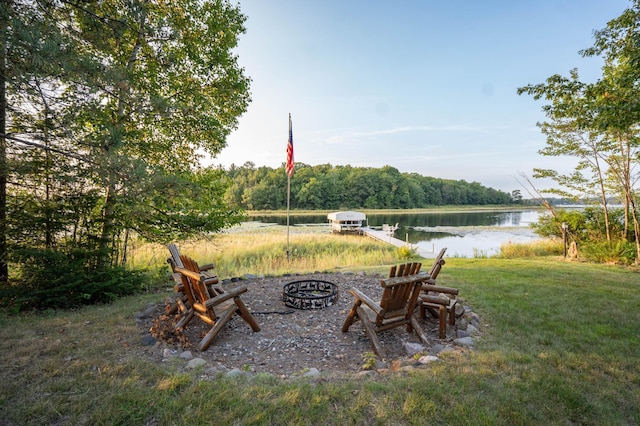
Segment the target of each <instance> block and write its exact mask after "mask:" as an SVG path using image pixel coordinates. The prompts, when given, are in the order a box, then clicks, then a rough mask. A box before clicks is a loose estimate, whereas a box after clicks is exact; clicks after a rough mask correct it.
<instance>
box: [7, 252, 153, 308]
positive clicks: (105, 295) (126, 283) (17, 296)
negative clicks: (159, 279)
mask: <svg viewBox="0 0 640 426" xmlns="http://www.w3.org/2000/svg"><path fill="white" fill-rule="evenodd" d="M14 256H15V261H16V262H17V263H18V264H19V265H20V270H19V271H18V274H19V278H17V279H15V280H12V281H11V284H7V285H4V287H3V288H2V296H1V297H0V301H1V304H2V305H3V306H10V307H11V308H12V309H13V310H14V311H20V310H28V309H68V308H73V307H77V306H81V305H90V304H96V303H108V302H111V301H113V300H115V299H116V298H118V297H121V296H125V295H129V294H133V293H135V292H138V291H140V290H141V289H142V287H143V285H144V278H143V276H142V273H141V272H131V271H126V270H124V268H104V269H100V268H96V267H95V263H96V258H97V256H96V254H95V253H92V252H90V251H87V250H82V249H71V250H69V251H68V252H64V253H63V252H61V251H57V250H47V249H29V248H26V249H21V250H16V251H14Z"/></svg>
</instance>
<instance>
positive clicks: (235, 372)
mask: <svg viewBox="0 0 640 426" xmlns="http://www.w3.org/2000/svg"><path fill="white" fill-rule="evenodd" d="M245 374H246V373H245V372H244V371H242V370H240V369H239V368H234V369H232V370H229V371H227V374H226V376H227V377H239V376H244V375H245Z"/></svg>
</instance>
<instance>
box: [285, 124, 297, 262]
mask: <svg viewBox="0 0 640 426" xmlns="http://www.w3.org/2000/svg"><path fill="white" fill-rule="evenodd" d="M294 164H295V163H294V161H293V126H292V124H291V113H289V139H288V141H287V164H286V166H285V171H286V172H287V262H288V261H289V260H290V258H289V207H290V203H291V175H292V174H293V168H294Z"/></svg>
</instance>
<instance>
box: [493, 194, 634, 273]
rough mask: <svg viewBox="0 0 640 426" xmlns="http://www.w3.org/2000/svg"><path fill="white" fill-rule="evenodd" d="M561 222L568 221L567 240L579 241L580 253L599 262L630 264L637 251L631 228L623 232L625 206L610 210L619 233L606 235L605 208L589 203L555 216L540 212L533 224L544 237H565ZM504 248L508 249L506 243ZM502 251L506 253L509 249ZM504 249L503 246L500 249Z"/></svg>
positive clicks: (612, 227) (610, 217)
mask: <svg viewBox="0 0 640 426" xmlns="http://www.w3.org/2000/svg"><path fill="white" fill-rule="evenodd" d="M562 223H566V224H568V226H569V228H568V241H575V242H576V243H578V248H579V252H580V254H581V255H582V256H583V257H584V258H585V259H587V260H590V261H594V262H599V263H621V264H631V263H633V262H634V259H635V256H636V251H635V244H634V242H633V238H634V235H633V233H632V232H631V231H629V233H628V234H627V235H625V234H624V210H623V209H612V210H609V225H610V226H609V228H610V230H611V233H612V234H613V235H616V236H617V237H616V238H614V239H612V240H611V241H607V239H606V229H605V222H604V210H603V209H601V208H594V207H587V208H585V209H584V210H562V209H560V210H557V211H556V216H555V217H553V216H551V215H541V216H540V217H539V218H538V222H537V223H533V224H531V227H532V228H533V230H534V231H535V232H536V234H538V235H540V236H543V237H553V238H556V239H557V238H561V237H562ZM503 249H505V248H504V247H503ZM506 250H507V251H506V252H503V257H509V256H507V255H505V253H508V250H509V249H508V247H507V248H506ZM501 251H502V250H501Z"/></svg>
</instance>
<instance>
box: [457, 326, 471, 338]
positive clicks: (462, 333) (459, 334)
mask: <svg viewBox="0 0 640 426" xmlns="http://www.w3.org/2000/svg"><path fill="white" fill-rule="evenodd" d="M469 327H471V326H469ZM469 336H471V333H469V332H468V331H467V330H458V331H456V337H458V338H463V337H469Z"/></svg>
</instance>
